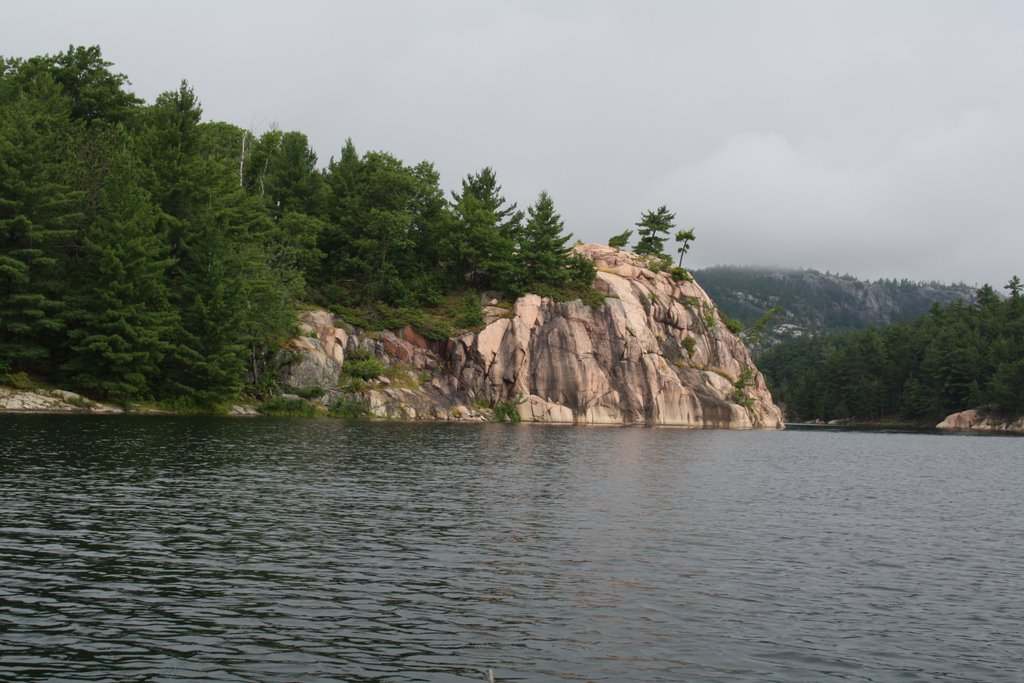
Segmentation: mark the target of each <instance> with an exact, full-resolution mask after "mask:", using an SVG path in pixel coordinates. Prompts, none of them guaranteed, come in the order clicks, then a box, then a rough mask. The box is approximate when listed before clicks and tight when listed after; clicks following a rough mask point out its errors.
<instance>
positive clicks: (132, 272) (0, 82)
mask: <svg viewBox="0 0 1024 683" xmlns="http://www.w3.org/2000/svg"><path fill="white" fill-rule="evenodd" d="M111 66H112V65H111V63H109V62H107V61H105V60H104V59H103V56H102V54H101V51H100V49H99V48H98V47H95V46H93V47H80V46H79V47H76V46H71V47H69V48H68V50H67V51H66V52H62V53H60V54H57V55H43V56H38V57H32V58H28V59H17V58H0V375H7V376H10V375H11V374H13V373H17V372H29V373H32V374H34V375H38V376H41V377H44V378H46V379H48V380H50V381H52V382H56V383H60V384H62V385H65V386H69V387H73V388H77V389H79V390H82V391H85V392H86V393H88V394H89V395H92V396H96V397H98V398H102V399H107V400H114V401H123V402H127V401H136V400H156V401H163V402H169V403H174V404H177V405H179V406H181V407H187V406H195V407H208V406H211V405H214V404H217V403H219V402H223V401H226V400H229V399H231V398H233V397H235V396H237V395H238V394H239V392H242V391H246V392H249V393H251V394H253V395H261V393H263V392H266V391H267V390H268V387H269V386H270V382H271V381H272V375H273V372H272V371H273V363H274V358H275V355H276V354H277V352H278V350H279V348H280V346H281V343H282V341H283V340H284V339H286V338H287V337H289V336H290V335H291V334H292V333H293V330H294V320H295V308H294V306H295V302H296V300H311V301H314V302H316V303H319V304H322V305H334V304H338V305H345V306H369V305H380V306H390V307H431V306H439V305H441V304H442V303H443V301H444V300H445V298H446V297H450V296H451V295H452V293H453V292H455V293H459V292H463V293H465V292H480V291H493V292H497V293H500V294H501V295H504V296H509V297H515V296H518V295H520V294H522V293H524V292H526V291H533V292H536V293H539V294H542V295H547V296H553V297H557V298H576V297H578V296H581V295H584V294H585V293H586V292H588V291H590V288H591V285H592V282H593V279H594V275H595V271H594V267H593V264H592V263H591V262H590V261H589V260H587V259H585V258H582V257H580V256H577V255H575V254H574V253H573V252H572V249H571V245H570V241H571V239H572V236H571V235H570V234H568V233H566V232H565V226H564V222H563V220H562V218H561V216H560V215H559V213H558V212H557V210H556V208H555V204H554V201H553V199H552V198H551V196H550V195H548V194H547V193H546V192H541V193H540V194H539V196H538V197H537V199H536V201H535V202H534V204H532V205H531V206H529V207H528V208H527V209H526V210H525V211H522V210H520V209H518V208H517V205H516V204H515V203H514V202H509V201H507V200H506V199H505V197H504V196H503V195H502V189H501V186H500V185H499V184H498V181H497V177H496V174H495V172H494V170H493V169H491V168H484V169H482V170H480V171H478V172H475V173H471V174H469V175H467V176H466V177H465V179H463V180H462V183H461V188H460V189H458V190H457V191H455V192H452V193H451V195H450V196H446V195H445V193H444V191H443V190H442V189H441V187H440V184H439V176H438V173H437V171H436V170H435V169H434V167H433V165H432V164H430V163H428V162H425V161H424V162H421V163H418V164H415V165H408V164H406V163H404V162H402V161H401V160H399V159H397V158H395V157H394V156H392V155H391V154H388V153H387V152H382V151H370V152H364V153H362V154H360V153H358V152H357V150H356V148H355V146H354V145H353V143H352V141H351V140H349V141H347V143H346V144H345V146H344V148H343V149H342V150H341V152H340V154H339V156H338V157H337V158H336V159H335V158H332V159H331V160H330V162H329V163H328V164H327V165H326V167H325V168H322V169H321V168H319V167H318V159H317V155H316V154H315V153H314V152H313V150H312V149H311V148H310V146H309V141H308V139H307V137H306V135H304V134H303V133H301V132H298V131H287V132H285V131H280V130H271V131H269V132H266V133H263V134H262V135H258V136H257V135H255V134H254V133H252V132H251V131H248V130H245V129H243V128H240V127H238V126H235V125H231V124H228V123H211V122H203V121H202V107H201V105H200V102H199V100H198V98H197V97H196V94H195V93H194V92H193V90H192V88H191V87H190V86H189V85H188V84H187V83H186V82H182V83H181V85H180V87H178V88H177V89H176V90H171V91H168V92H165V93H163V94H161V95H160V96H158V97H157V98H156V99H155V101H154V102H153V103H151V104H147V103H145V102H143V101H142V100H140V99H139V98H137V97H136V96H135V95H134V94H133V93H131V92H130V91H129V90H128V86H129V82H128V79H127V77H126V76H125V75H124V74H119V73H115V72H114V71H112V70H111Z"/></svg>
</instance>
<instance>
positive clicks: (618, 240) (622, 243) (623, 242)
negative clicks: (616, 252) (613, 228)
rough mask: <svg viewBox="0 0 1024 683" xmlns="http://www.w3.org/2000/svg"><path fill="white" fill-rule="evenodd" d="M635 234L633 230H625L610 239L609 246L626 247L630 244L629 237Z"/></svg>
mask: <svg viewBox="0 0 1024 683" xmlns="http://www.w3.org/2000/svg"><path fill="white" fill-rule="evenodd" d="M632 236H633V231H632V230H624V231H623V232H620V233H619V234H618V235H614V236H612V238H611V239H609V240H608V246H609V247H612V248H614V249H625V248H626V247H627V246H628V245H629V238H630V237H632Z"/></svg>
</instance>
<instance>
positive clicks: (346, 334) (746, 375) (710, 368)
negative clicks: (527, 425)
mask: <svg viewBox="0 0 1024 683" xmlns="http://www.w3.org/2000/svg"><path fill="white" fill-rule="evenodd" d="M576 250H577V251H578V252H579V253H580V254H582V255H584V256H586V257H587V258H589V259H591V260H593V262H594V264H595V266H596V267H597V271H598V272H597V278H596V281H595V284H594V286H595V288H597V289H598V290H599V291H601V292H602V293H604V294H605V295H606V297H607V298H605V300H604V303H603V304H601V305H600V306H596V307H592V306H589V305H587V304H585V303H583V302H582V301H578V300H577V301H568V302H558V301H553V300H551V299H547V298H541V297H539V296H536V295H532V294H528V295H526V296H523V297H520V298H519V299H517V300H516V301H515V302H514V304H513V305H512V306H511V308H501V307H498V306H497V305H495V304H496V303H497V302H496V301H494V302H492V303H491V305H490V306H488V307H487V308H486V320H485V322H486V324H485V326H484V327H483V329H482V330H479V331H478V332H474V333H467V334H465V335H463V336H459V337H455V338H451V339H447V340H441V341H428V340H426V339H424V338H423V337H422V336H420V335H419V334H417V333H416V332H415V331H413V330H412V329H411V328H409V327H406V328H404V329H401V330H394V331H385V332H374V333H367V332H365V331H363V330H360V329H358V328H354V327H352V326H350V325H347V324H346V323H345V322H344V321H343V320H341V319H340V318H337V317H335V316H334V315H332V314H331V313H329V312H327V311H323V310H311V311H306V312H304V313H303V314H302V315H301V318H302V327H303V331H304V336H300V337H297V338H295V339H293V340H291V342H290V344H289V346H288V349H287V350H286V351H285V353H287V354H288V357H289V359H290V360H289V362H287V363H286V364H285V365H284V366H283V367H282V370H281V373H280V377H279V379H280V381H281V382H282V384H284V385H287V386H290V387H292V388H293V389H294V390H295V391H296V392H308V391H310V390H314V391H315V390H317V389H322V390H323V393H322V395H321V396H319V397H318V398H317V399H316V400H317V401H319V402H321V403H322V404H324V405H328V404H329V403H330V402H332V401H337V400H339V399H342V400H347V401H352V402H356V403H357V404H359V405H361V406H362V407H363V408H364V409H365V412H366V413H367V414H369V415H371V416H375V417H387V418H398V419H435V420H450V419H473V418H474V417H476V416H478V415H479V411H478V410H477V409H476V407H480V406H490V407H494V406H496V405H502V404H503V405H506V406H512V407H514V410H515V412H516V414H517V415H518V416H519V417H520V418H521V419H523V420H525V421H534V422H555V423H577V424H645V425H677V426H686V427H719V428H741V429H749V428H770V429H776V428H781V427H782V426H783V421H782V414H781V411H780V410H779V408H778V407H777V406H776V405H775V404H774V403H773V402H772V398H771V395H770V393H769V392H768V389H767V387H766V386H765V382H764V378H763V377H762V375H761V373H760V372H759V371H758V370H757V368H756V367H755V366H754V363H753V361H752V360H751V357H750V355H749V353H748V351H747V349H746V348H745V347H744V345H743V343H742V342H741V341H740V340H739V339H738V338H737V337H736V335H734V334H733V333H732V332H731V331H730V330H729V329H728V328H727V327H726V325H725V324H724V321H723V320H722V318H721V317H720V314H719V313H718V310H717V309H716V307H715V305H714V303H713V302H712V301H711V299H710V298H709V297H708V295H707V294H706V293H705V292H704V290H703V289H701V287H700V286H699V285H698V284H697V283H695V282H692V281H685V280H684V281H677V280H675V279H673V278H672V277H671V276H670V275H669V274H668V273H666V272H655V271H654V270H651V268H650V267H648V264H649V261H648V259H646V258H645V257H642V256H637V255H634V254H631V253H628V252H625V251H621V250H619V249H615V248H612V247H607V246H603V245H598V244H585V245H579V246H577V247H576ZM360 350H361V351H362V352H363V353H365V352H370V353H372V354H373V355H374V357H376V358H378V359H380V360H381V361H382V363H383V364H384V365H385V366H387V367H390V368H401V369H402V372H403V373H404V374H406V375H407V377H408V381H404V382H395V381H393V379H390V378H389V377H387V376H381V377H379V378H377V380H375V381H370V382H368V383H367V385H366V386H365V387H362V389H361V390H360V391H355V392H352V391H349V392H344V391H343V390H341V389H338V388H337V384H338V379H339V376H341V374H342V368H343V366H344V363H345V359H346V355H347V354H352V353H355V352H357V351H360ZM391 376H392V377H393V376H394V373H391ZM398 384H402V386H396V385H398Z"/></svg>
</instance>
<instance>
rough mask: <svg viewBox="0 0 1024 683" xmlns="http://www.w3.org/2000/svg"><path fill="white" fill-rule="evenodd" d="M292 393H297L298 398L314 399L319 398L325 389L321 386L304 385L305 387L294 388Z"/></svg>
mask: <svg viewBox="0 0 1024 683" xmlns="http://www.w3.org/2000/svg"><path fill="white" fill-rule="evenodd" d="M293 393H295V394H297V395H298V396H299V397H300V398H305V399H314V398H320V397H321V396H323V395H324V394H325V393H327V391H326V390H325V389H324V388H323V387H306V388H305V389H296V390H295V391H294V392H293Z"/></svg>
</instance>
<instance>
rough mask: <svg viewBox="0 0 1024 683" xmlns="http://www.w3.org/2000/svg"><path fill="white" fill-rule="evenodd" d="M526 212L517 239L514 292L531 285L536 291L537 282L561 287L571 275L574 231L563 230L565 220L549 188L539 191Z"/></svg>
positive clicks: (524, 290) (523, 290)
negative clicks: (548, 190) (566, 231)
mask: <svg viewBox="0 0 1024 683" xmlns="http://www.w3.org/2000/svg"><path fill="white" fill-rule="evenodd" d="M527 216H528V217H527V220H526V223H525V224H524V225H523V227H522V229H521V230H520V231H519V233H518V235H517V238H518V239H517V240H516V258H515V277H514V282H515V287H516V290H517V291H516V292H515V293H517V294H522V293H525V292H526V291H527V289H530V288H531V286H532V287H533V289H534V290H535V291H536V289H537V287H538V286H540V287H541V288H543V289H549V288H554V289H558V288H561V287H563V286H564V285H565V284H566V282H567V281H568V278H569V272H568V270H567V267H568V264H569V256H570V254H571V252H572V249H571V248H570V247H569V246H567V243H568V242H569V240H570V239H572V235H571V234H566V233H565V232H564V230H565V224H564V222H563V221H562V217H561V216H559V215H558V213H557V212H556V211H555V203H554V201H552V199H551V195H549V194H548V193H547V192H541V193H540V196H538V197H537V201H536V202H535V203H534V204H533V206H531V207H529V209H527Z"/></svg>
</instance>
